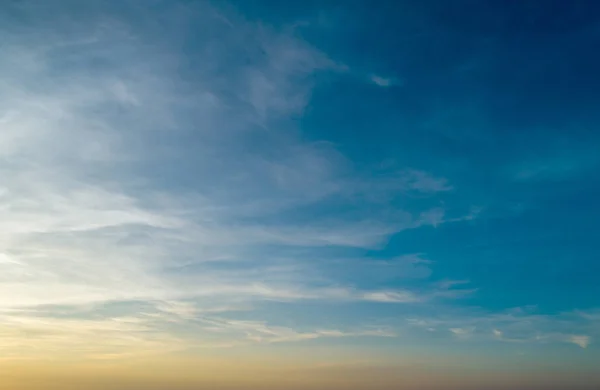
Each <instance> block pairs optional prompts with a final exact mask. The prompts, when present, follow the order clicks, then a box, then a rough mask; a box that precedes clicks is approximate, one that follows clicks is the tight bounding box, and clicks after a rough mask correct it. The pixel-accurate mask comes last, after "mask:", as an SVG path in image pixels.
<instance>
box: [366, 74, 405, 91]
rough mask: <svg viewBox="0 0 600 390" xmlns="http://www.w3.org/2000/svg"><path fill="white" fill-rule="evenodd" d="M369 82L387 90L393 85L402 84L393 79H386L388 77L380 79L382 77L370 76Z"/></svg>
mask: <svg viewBox="0 0 600 390" xmlns="http://www.w3.org/2000/svg"><path fill="white" fill-rule="evenodd" d="M369 79H370V81H371V82H372V83H373V84H375V85H377V86H379V87H382V88H388V87H392V86H394V85H401V84H402V82H401V81H398V80H396V79H393V78H388V77H382V76H378V75H375V74H374V75H371V76H370V77H369Z"/></svg>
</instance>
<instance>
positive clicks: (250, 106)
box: [0, 2, 454, 356]
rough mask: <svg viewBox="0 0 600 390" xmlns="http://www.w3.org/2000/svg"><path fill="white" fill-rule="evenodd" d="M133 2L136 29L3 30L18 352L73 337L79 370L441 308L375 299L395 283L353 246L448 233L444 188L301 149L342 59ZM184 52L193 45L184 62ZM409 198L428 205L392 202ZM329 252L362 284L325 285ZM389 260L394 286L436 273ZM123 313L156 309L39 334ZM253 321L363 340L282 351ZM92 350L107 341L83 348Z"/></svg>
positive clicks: (0, 140)
mask: <svg viewBox="0 0 600 390" xmlns="http://www.w3.org/2000/svg"><path fill="white" fill-rule="evenodd" d="M127 4H128V6H131V7H132V8H131V9H132V10H133V11H134V12H132V13H131V15H134V16H124V15H122V14H120V13H119V11H118V9H117V8H113V7H112V6H111V5H110V4H109V3H106V4H104V3H103V4H98V5H97V7H99V8H98V9H94V12H83V13H82V14H76V11H74V10H66V9H64V8H63V7H62V6H61V5H60V4H45V5H44V9H43V11H40V10H39V9H36V8H35V7H24V8H23V9H22V11H23V17H24V18H25V19H27V20H28V21H29V22H28V23H24V24H20V23H17V22H16V21H14V20H10V19H7V18H4V19H3V23H2V27H1V28H0V33H2V35H3V37H5V45H4V53H5V55H3V56H2V59H0V72H1V74H2V75H3V76H4V77H3V80H4V81H3V84H2V88H0V91H1V92H0V112H2V115H1V116H0V122H1V126H2V132H0V175H1V176H2V183H0V203H1V206H0V230H2V232H3V234H2V235H1V236H0V296H1V298H0V310H4V312H3V313H10V314H5V315H4V317H3V321H5V322H4V323H3V326H4V331H5V332H7V333H6V334H9V335H10V337H12V340H13V341H11V346H12V347H11V348H13V352H14V353H18V351H19V350H20V349H19V348H20V347H19V346H22V345H26V346H27V348H24V349H22V350H23V351H24V353H25V352H27V351H37V352H36V353H38V352H43V350H44V349H46V350H47V351H52V350H54V346H55V345H57V344H61V345H67V344H68V340H67V337H68V336H69V335H71V337H72V340H73V343H79V344H78V346H77V348H81V351H82V353H86V354H95V353H98V354H101V355H102V356H112V354H119V353H125V352H124V351H125V350H127V348H130V350H139V351H151V350H157V351H158V350H161V351H167V350H170V348H171V347H170V346H173V345H175V346H178V348H179V346H180V345H182V341H181V338H180V336H179V334H180V333H179V332H180V331H181V330H180V329H179V328H177V330H176V329H175V328H173V327H176V326H183V325H184V324H185V325H186V326H192V325H191V324H192V323H194V321H195V320H196V319H198V318H200V317H202V316H204V315H206V313H208V312H212V313H213V314H214V313H215V312H218V311H228V310H232V309H241V308H243V309H245V310H250V308H254V306H255V305H257V304H259V303H264V302H273V301H277V302H286V303H289V302H297V301H302V302H306V301H312V302H321V303H323V302H341V301H346V302H388V303H419V302H425V301H431V300H434V299H436V295H435V293H436V292H437V291H438V290H440V289H439V288H437V287H436V286H426V287H425V288H423V289H420V290H417V289H412V288H408V287H407V288H396V287H386V288H380V287H379V286H378V285H377V283H378V281H379V279H378V277H379V276H377V275H376V274H377V273H378V272H379V275H380V276H381V272H386V271H381V272H380V271H377V270H375V269H374V268H377V267H373V269H371V268H370V265H369V264H368V262H366V261H364V259H363V258H362V256H361V255H358V254H356V252H353V250H356V249H361V250H364V249H381V248H382V247H383V246H384V245H385V244H386V243H387V242H388V240H389V239H390V237H391V236H393V235H394V234H396V233H398V232H401V231H403V230H408V229H416V228H419V227H421V226H425V225H436V226H437V225H438V224H440V223H444V222H445V221H444V220H443V212H442V211H440V210H438V209H437V208H435V207H436V206H435V205H437V204H438V202H437V199H435V198H436V197H437V196H443V195H444V194H446V193H448V192H450V191H452V190H453V189H454V188H453V186H452V185H451V184H450V183H449V181H448V180H446V179H444V178H441V177H438V176H436V175H435V174H434V173H430V172H425V171H422V170H419V169H417V168H406V167H400V166H394V167H392V168H390V169H389V170H387V171H384V172H382V171H378V170H377V169H373V172H367V173H365V172H364V170H361V169H358V167H357V166H356V165H355V164H354V163H353V162H352V161H351V160H350V159H348V158H347V157H345V156H344V155H342V153H340V152H339V151H338V150H336V148H335V147H334V146H333V145H331V144H329V143H327V142H323V141H319V140H315V141H309V140H307V139H305V138H304V137H302V136H301V135H299V129H298V127H297V120H296V119H297V118H298V117H299V116H301V115H302V114H303V112H304V111H305V110H306V108H307V107H308V106H309V104H310V98H311V93H312V91H313V89H314V87H315V83H316V80H318V79H319V78H318V77H316V76H317V75H319V76H322V75H331V74H335V72H336V69H338V66H337V64H336V61H334V60H332V59H330V58H328V57H327V55H326V54H324V53H322V52H320V51H318V50H316V49H315V48H313V47H311V46H310V45H308V44H307V43H306V42H304V41H302V40H300V39H298V37H296V36H294V35H292V34H289V33H288V32H286V31H279V30H276V29H274V28H271V27H269V26H261V25H258V24H256V23H253V22H251V21H248V20H245V19H244V18H243V17H241V16H240V15H236V14H234V13H231V12H229V11H228V12H223V11H222V10H219V9H217V8H215V7H211V6H208V5H206V4H204V3H198V4H194V5H191V4H190V5H186V6H182V7H173V8H170V7H166V8H165V10H164V13H163V14H162V15H161V19H160V20H161V22H160V23H157V20H155V18H153V17H149V16H145V15H147V14H146V12H145V11H146V10H142V7H141V6H139V5H136V4H134V2H130V3H129V2H128V3H127ZM138 11H139V12H138ZM57 16H60V17H61V20H64V23H51V22H50V21H51V20H55V19H54V17H57ZM197 26H202V28H201V29H200V28H199V27H197ZM190 36H193V37H194V42H195V44H196V45H197V47H195V49H194V50H192V52H190V53H187V54H186V55H182V52H183V50H182V48H181V46H180V44H179V43H180V42H185V41H186V39H185V37H190ZM216 37H218V38H216ZM174 42H177V44H174ZM332 77H334V76H332ZM367 171H369V169H367ZM416 194H418V195H419V196H422V197H423V199H424V201H423V204H422V205H421V206H420V207H419V208H418V209H414V210H404V209H400V210H399V209H398V207H396V205H394V202H393V200H395V199H397V198H398V197H405V196H407V195H416ZM430 200H431V201H430ZM332 248H335V249H343V250H345V251H347V252H345V253H351V254H350V255H348V256H347V257H348V258H349V259H350V262H352V264H354V265H355V266H356V271H357V272H362V271H365V270H370V269H371V270H372V271H373V272H372V279H371V283H370V284H368V283H365V284H363V285H357V283H354V280H352V277H350V276H349V275H348V274H344V273H343V272H338V273H336V272H329V271H332V269H333V268H335V266H334V265H332V264H333V263H335V262H339V259H340V257H341V256H334V255H331V254H329V253H328V252H327V250H332ZM288 252H289V253H293V255H291V256H284V255H285V254H286V253H288ZM300 252H302V253H304V254H303V255H298V254H297V253H300ZM309 258H310V259H319V262H317V261H314V260H313V261H308V259H309ZM383 263H386V264H387V265H381V267H380V268H382V269H384V268H385V269H386V270H389V269H392V268H393V269H394V274H395V275H396V276H397V277H399V278H415V279H427V278H428V277H429V276H430V274H431V270H430V268H429V266H428V264H427V263H426V262H425V259H424V258H408V257H406V258H398V257H391V258H389V259H384V260H383ZM383 263H382V264H383ZM365 274H366V272H365ZM315 275H327V278H324V279H321V280H317V277H315ZM321 282H322V283H321ZM442 290H443V289H442ZM208 300H210V301H211V302H212V303H213V307H199V306H202V305H199V302H200V301H208ZM128 301H135V302H152V303H153V304H155V305H156V306H155V307H154V306H153V307H152V308H151V309H147V308H146V309H144V310H145V311H144V310H141V309H133V308H132V309H130V312H129V313H128V314H129V316H128V317H127V316H121V317H115V318H118V319H116V320H113V319H111V318H102V319H95V320H85V321H83V320H80V319H77V320H76V319H74V318H70V317H69V316H70V315H71V314H72V315H82V314H81V313H79V312H77V311H74V312H73V313H74V314H73V313H71V314H69V315H65V318H60V317H55V318H51V319H50V318H42V314H44V313H45V312H44V310H46V309H45V308H48V307H52V308H53V309H52V310H55V311H56V310H59V309H58V307H60V306H61V305H62V306H69V307H84V306H90V305H91V306H94V307H96V306H97V305H108V304H109V303H112V302H128ZM23 310H25V311H23ZM46 314H47V313H45V314H44V315H46ZM55 314H56V313H55ZM256 321H258V322H256ZM256 321H255V322H252V323H250V324H251V325H252V326H254V330H253V331H252V334H254V335H255V336H257V335H258V336H257V337H263V338H264V337H271V339H273V338H275V339H286V338H291V339H293V338H304V337H309V338H310V337H324V336H328V337H329V336H332V335H334V334H336V332H342V333H341V334H343V335H357V334H366V333H364V332H367V331H363V330H346V331H343V330H339V329H328V330H322V331H317V330H314V329H313V330H311V331H307V332H304V333H294V332H292V331H290V330H284V329H282V328H276V331H277V332H279V335H278V336H276V337H275V336H265V335H264V334H263V333H265V332H262V331H259V330H260V329H263V328H261V327H260V326H259V324H261V323H262V322H260V318H259V319H256ZM61 324H63V325H64V327H63V329H64V332H63V331H61V330H60V329H61V326H63V325H61ZM236 324H237V325H236V326H238V328H239V327H240V326H242V325H240V323H236ZM228 326H230V328H231V327H233V325H231V324H229V325H228ZM244 326H250V325H248V324H246V325H244ZM261 326H263V325H261ZM264 326H266V325H264ZM11 327H15V329H13V330H10V328H11ZM19 329H21V330H19ZM232 329H233V328H232ZM257 329H258V330H257ZM269 329H271V330H272V328H269ZM263 330H266V328H264V329H263ZM27 331H31V332H34V333H36V334H39V335H40V337H39V339H38V340H37V341H38V342H39V345H38V346H37V347H36V346H35V345H34V344H35V343H34V341H35V339H32V340H30V341H27V340H26V339H25V338H24V337H25V336H24V335H25V334H26V332H27ZM286 332H287V333H286ZM319 332H321V333H319ZM361 332H363V333H361ZM87 338H96V339H103V338H106V339H107V340H112V341H111V342H108V344H110V345H108V344H107V347H106V348H102V347H101V346H99V345H96V344H94V348H96V349H98V350H97V351H92V350H91V349H92V347H90V350H87V349H86V348H85V340H86V339H87ZM113 341H114V343H116V344H118V345H112V344H111V343H112V342H113ZM185 342H186V343H190V341H189V339H186V341H185ZM64 343H67V344H64ZM136 343H137V344H136ZM223 343H224V340H216V341H214V343H213V341H211V342H206V343H200V344H202V345H224V344H223ZM192 344H193V343H192ZM197 344H198V343H196V344H194V345H197ZM225 344H226V343H225ZM136 345H137V346H139V349H138V348H137V347H135V348H134V346H136ZM121 347H122V348H121ZM7 348H8V346H7ZM84 350H85V351H84ZM13 352H11V353H13ZM32 353H33V352H32Z"/></svg>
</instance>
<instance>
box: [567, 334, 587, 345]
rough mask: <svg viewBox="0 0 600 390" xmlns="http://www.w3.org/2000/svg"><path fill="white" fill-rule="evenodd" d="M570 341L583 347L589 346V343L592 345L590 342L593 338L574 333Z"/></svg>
mask: <svg viewBox="0 0 600 390" xmlns="http://www.w3.org/2000/svg"><path fill="white" fill-rule="evenodd" d="M568 341H569V342H570V343H573V344H576V345H579V346H580V347H581V348H587V347H588V345H590V343H591V338H590V336H584V335H572V336H569V338H568Z"/></svg>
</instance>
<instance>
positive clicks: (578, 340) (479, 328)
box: [405, 306, 599, 348]
mask: <svg viewBox="0 0 600 390" xmlns="http://www.w3.org/2000/svg"><path fill="white" fill-rule="evenodd" d="M436 310H437V311H438V313H444V314H440V315H438V316H432V317H416V316H411V317H408V318H406V319H405V322H406V324H407V325H408V326H409V328H413V329H425V330H429V329H433V330H438V329H447V330H448V331H449V333H451V334H452V335H453V336H454V337H460V338H467V337H468V338H469V340H471V341H472V342H479V343H485V342H490V341H492V340H495V341H498V342H504V343H511V344H532V345H535V344H557V343H565V342H566V343H572V344H576V345H578V346H580V347H581V348H587V347H588V346H589V345H590V344H591V342H592V338H593V336H595V335H598V330H597V329H598V324H599V322H598V321H597V319H595V318H593V316H592V317H586V316H585V315H584V316H582V312H580V311H573V312H563V313H558V314H541V313H537V309H536V308H535V307H517V308H513V309H509V310H505V311H501V312H487V313H485V312H483V313H482V312H478V310H475V309H473V308H462V309H458V308H451V307H445V308H444V307H443V306H437V309H436ZM573 332H578V333H573Z"/></svg>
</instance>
